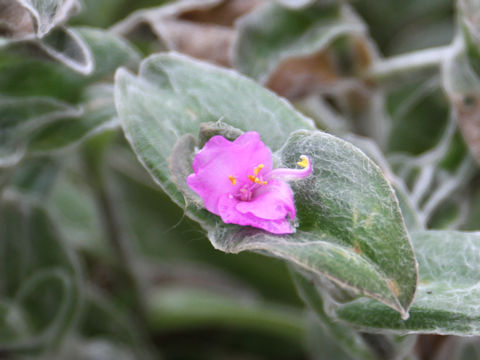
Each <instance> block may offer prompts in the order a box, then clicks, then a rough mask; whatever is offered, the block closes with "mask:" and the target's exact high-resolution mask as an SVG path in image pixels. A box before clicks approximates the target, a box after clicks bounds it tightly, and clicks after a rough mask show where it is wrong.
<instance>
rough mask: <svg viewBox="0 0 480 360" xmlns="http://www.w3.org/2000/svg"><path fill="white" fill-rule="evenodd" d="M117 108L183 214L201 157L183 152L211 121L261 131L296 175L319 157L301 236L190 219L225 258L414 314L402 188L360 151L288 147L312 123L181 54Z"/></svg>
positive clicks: (342, 145) (310, 143)
mask: <svg viewBox="0 0 480 360" xmlns="http://www.w3.org/2000/svg"><path fill="white" fill-rule="evenodd" d="M115 101H116V105H117V109H118V113H119V117H120V119H121V123H122V126H123V128H124V131H125V134H126V136H127V139H128V140H129V142H130V144H131V145H132V147H133V149H134V151H135V152H136V154H137V156H138V158H139V160H140V161H141V162H142V163H143V164H144V166H145V167H146V168H147V170H148V171H149V172H150V173H151V175H152V176H153V178H154V179H155V180H156V181H157V182H158V183H159V184H160V185H161V186H162V187H163V189H164V190H165V191H166V192H167V194H169V195H170V196H171V197H172V198H173V199H174V200H175V201H176V202H177V203H178V204H180V205H181V206H182V207H183V206H185V205H186V203H185V199H184V194H182V193H181V192H180V191H179V189H178V187H177V185H176V184H175V182H183V183H184V182H185V177H186V175H188V172H189V171H191V170H189V169H191V168H190V167H189V166H190V165H189V163H188V161H191V160H192V158H193V153H192V151H193V149H192V147H191V142H190V141H187V142H186V145H187V148H189V149H190V152H188V151H179V149H178V144H179V143H180V144H183V143H184V142H185V139H186V138H185V136H190V137H192V136H193V135H195V134H197V132H198V131H199V128H200V124H201V123H203V122H208V121H215V120H218V119H222V121H223V122H225V123H226V124H229V125H230V126H233V127H236V128H238V129H241V130H244V131H246V130H255V131H258V132H259V133H260V134H261V136H262V139H263V140H264V142H265V143H266V144H267V145H268V146H269V147H270V148H271V149H272V150H274V151H275V150H279V154H278V155H279V158H280V159H281V162H282V163H283V165H285V166H287V167H294V166H295V162H296V161H298V159H299V158H300V155H302V154H305V155H308V156H310V158H311V160H312V162H313V164H314V169H315V175H313V176H311V177H309V178H308V179H306V180H304V181H300V182H298V183H296V184H293V185H292V187H293V190H294V193H295V201H296V204H297V207H298V215H299V216H298V219H299V223H300V227H299V230H300V231H297V232H296V233H295V234H292V235H288V236H274V235H271V234H267V233H265V232H261V231H258V230H252V229H251V228H246V227H239V226H235V225H228V226H227V225H225V224H223V223H222V222H221V221H220V220H219V218H218V217H217V216H214V215H213V214H211V213H208V212H207V211H206V210H199V209H198V208H196V207H195V206H193V205H190V206H188V207H187V208H186V210H187V214H188V215H189V216H191V217H193V218H194V219H196V220H198V221H200V222H201V223H202V225H203V226H204V227H205V228H206V229H207V230H209V237H210V240H211V241H212V243H213V244H214V246H215V247H216V248H218V249H220V250H222V251H225V252H235V253H237V252H240V251H244V250H255V251H261V252H266V253H268V254H270V255H273V256H277V257H281V258H283V259H286V260H288V261H291V262H293V263H295V264H297V265H299V266H300V267H302V268H304V269H306V270H309V271H312V272H315V273H317V274H320V275H324V276H327V277H328V278H330V279H331V280H333V281H335V282H336V283H337V284H339V285H341V286H345V287H347V288H349V289H353V290H356V291H358V292H359V293H361V294H365V295H368V296H371V297H374V298H376V299H378V300H380V301H382V302H385V303H386V304H388V305H389V306H391V307H393V308H395V309H396V310H398V311H399V312H401V313H402V316H404V317H405V316H407V310H408V307H409V305H410V303H411V301H412V297H413V294H414V291H415V286H416V267H415V266H416V265H415V259H414V256H413V252H412V249H411V245H410V243H409V239H408V235H407V233H406V230H405V226H404V223H403V219H402V217H401V214H400V210H399V207H398V203H397V201H396V199H395V196H394V194H393V190H392V188H391V187H390V185H389V184H388V182H387V181H386V179H385V178H384V177H383V175H382V173H381V171H380V170H379V169H378V168H377V167H376V166H375V165H374V164H373V163H372V162H371V161H370V160H369V159H368V158H367V157H366V156H365V155H364V154H363V153H361V152H360V151H359V150H358V149H356V148H355V147H353V146H352V145H351V144H349V143H347V142H345V141H342V140H340V139H338V138H335V137H333V136H330V135H327V134H324V133H321V132H314V131H299V132H296V133H295V134H294V135H293V136H291V137H290V138H289V140H288V142H287V144H286V145H284V146H283V147H282V148H280V147H281V146H282V144H284V142H285V141H286V140H287V138H288V135H289V134H290V133H292V132H293V131H294V130H297V129H299V128H311V125H310V122H309V121H308V120H307V119H305V118H304V117H302V116H301V115H300V114H299V113H297V112H296V111H295V110H293V109H292V108H291V107H290V106H289V105H288V104H287V103H286V102H285V101H283V100H282V99H279V98H277V97H276V96H275V95H273V94H272V93H270V92H269V91H267V90H265V89H263V88H261V87H260V86H258V85H256V84H255V83H253V82H252V81H250V80H248V79H245V78H243V77H241V76H239V75H237V74H236V73H234V72H231V71H226V70H222V69H219V68H215V67H212V66H210V65H206V64H202V63H199V62H196V61H192V60H188V59H186V58H184V57H181V56H179V55H174V54H166V55H157V56H152V57H150V58H148V59H147V60H146V61H145V62H144V63H143V64H142V66H141V69H140V74H139V76H138V77H135V76H133V75H131V74H130V73H128V72H126V71H124V70H121V71H119V72H118V73H117V76H116V93H115ZM259 118H260V120H259ZM188 134H190V135H188ZM178 139H181V141H180V142H179V141H178ZM176 145H177V146H176ZM175 146H176V148H175ZM174 148H175V150H174V151H175V152H173V153H172V149H174ZM178 153H179V154H181V157H183V158H186V159H183V160H182V159H179V158H178V156H177V154H178ZM169 158H170V168H169V163H168V159H169ZM188 159H190V160H188ZM180 162H185V164H184V165H182V166H183V168H182V169H183V172H182V171H177V169H176V167H175V166H176V165H177V164H178V163H180ZM172 164H173V165H172ZM172 166H173V168H172ZM171 169H173V170H174V171H176V175H178V174H181V176H180V178H181V179H180V180H179V179H178V178H177V179H173V178H172V175H171V174H170V170H171ZM180 185H181V184H180ZM180 188H182V189H183V188H184V186H180ZM398 259H402V261H398Z"/></svg>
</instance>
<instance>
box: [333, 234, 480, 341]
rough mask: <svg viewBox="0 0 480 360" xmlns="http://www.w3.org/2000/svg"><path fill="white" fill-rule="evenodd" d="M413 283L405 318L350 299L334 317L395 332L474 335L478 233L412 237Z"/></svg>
mask: <svg viewBox="0 0 480 360" xmlns="http://www.w3.org/2000/svg"><path fill="white" fill-rule="evenodd" d="M412 239H413V244H414V248H415V253H416V255H417V259H418V266H419V277H420V281H419V285H418V291H417V295H416V297H415V302H414V303H413V304H412V307H411V308H410V318H409V319H408V320H406V321H404V320H402V319H400V317H399V316H398V314H396V313H395V312H393V311H391V309H389V308H387V307H386V306H383V305H382V304H379V303H376V302H373V301H369V300H364V299H360V300H356V301H354V302H352V303H349V304H346V305H344V306H341V307H340V308H339V309H338V310H337V315H338V316H339V317H340V319H342V320H344V321H347V322H349V323H351V324H354V325H356V326H360V327H362V328H364V329H368V330H372V329H389V330H392V331H394V332H397V333H400V334H408V333H432V334H451V335H480V311H479V306H478V304H479V300H478V299H479V298H480V288H479V286H478V279H479V276H480V234H479V233H468V232H459V231H421V232H414V233H412Z"/></svg>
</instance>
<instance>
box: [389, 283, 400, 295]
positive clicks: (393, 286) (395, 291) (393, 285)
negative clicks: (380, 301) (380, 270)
mask: <svg viewBox="0 0 480 360" xmlns="http://www.w3.org/2000/svg"><path fill="white" fill-rule="evenodd" d="M387 283H388V286H389V287H390V289H391V290H392V292H393V294H394V295H395V296H396V297H399V296H400V289H399V288H398V285H397V282H396V281H395V280H391V279H389V280H387Z"/></svg>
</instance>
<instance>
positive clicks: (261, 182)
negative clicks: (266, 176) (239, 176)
mask: <svg viewBox="0 0 480 360" xmlns="http://www.w3.org/2000/svg"><path fill="white" fill-rule="evenodd" d="M248 179H249V180H250V181H251V182H254V183H255V184H258V185H267V182H266V181H262V180H260V179H259V178H258V177H256V176H253V175H248Z"/></svg>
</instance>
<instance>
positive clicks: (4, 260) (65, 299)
mask: <svg viewBox="0 0 480 360" xmlns="http://www.w3.org/2000/svg"><path fill="white" fill-rule="evenodd" d="M0 232H1V233H0V237H1V239H2V242H1V247H0V267H1V269H0V270H1V271H0V274H1V277H0V294H1V295H0V302H1V303H4V304H8V306H7V307H6V309H5V311H4V312H2V313H1V316H0V329H1V330H0V334H1V335H4V336H5V337H3V336H2V337H0V349H3V350H38V349H42V348H45V347H49V346H52V345H53V344H54V343H56V342H57V341H58V340H59V338H60V337H61V336H63V335H64V334H65V332H66V331H67V329H68V328H69V326H70V325H71V322H72V319H73V317H74V315H75V312H76V310H77V308H78V304H79V295H80V294H79V283H78V269H77V264H76V261H75V259H74V258H73V257H72V254H71V253H70V252H69V251H68V250H67V249H66V248H65V247H64V246H63V244H62V243H61V240H60V239H59V238H58V234H57V233H56V231H55V228H54V226H53V224H52V223H51V221H50V219H49V218H48V216H47V214H46V212H45V211H44V210H43V209H42V208H40V207H37V206H31V205H29V204H27V203H25V202H23V201H21V200H19V199H17V198H16V196H15V195H14V194H13V193H9V194H6V195H4V197H3V198H2V202H1V204H0Z"/></svg>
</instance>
